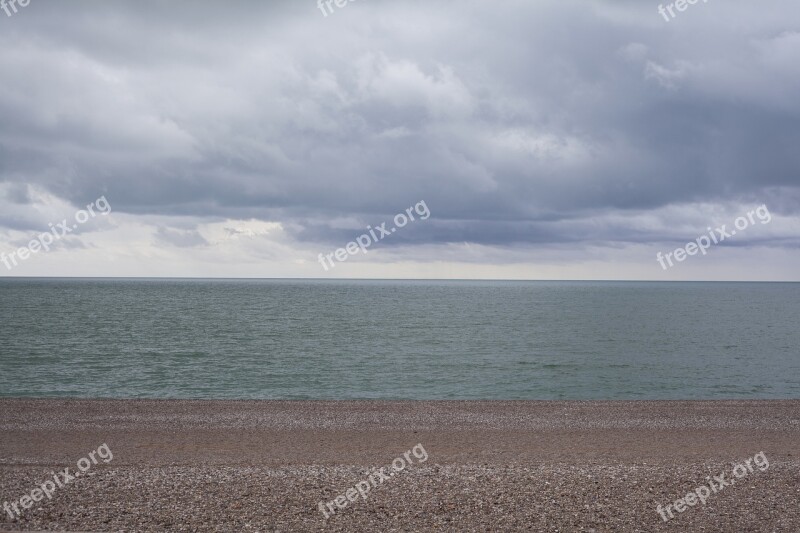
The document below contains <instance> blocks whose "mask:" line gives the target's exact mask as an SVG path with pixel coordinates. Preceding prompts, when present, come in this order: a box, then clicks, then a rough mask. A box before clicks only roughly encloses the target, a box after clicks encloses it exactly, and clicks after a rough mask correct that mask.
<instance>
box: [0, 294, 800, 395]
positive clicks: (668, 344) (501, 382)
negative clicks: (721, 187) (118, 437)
mask: <svg viewBox="0 0 800 533" xmlns="http://www.w3.org/2000/svg"><path fill="white" fill-rule="evenodd" d="M799 317H800V284H796V283H795V284H791V283H655V282H653V283H650V282H468V281H461V282H459V281H322V280H315V281H299V280H291V281H288V280H285V281H280V280H89V279H78V280H75V279H73V280H67V279H36V280H31V279H9V278H0V364H1V365H2V372H0V396H63V397H68V396H70V397H136V398H142V397H149V398H269V399H273V398H279V399H351V398H385V399H398V398H408V399H676V398H680V399H716V398H720V399H721V398H800V329H798V318H799Z"/></svg>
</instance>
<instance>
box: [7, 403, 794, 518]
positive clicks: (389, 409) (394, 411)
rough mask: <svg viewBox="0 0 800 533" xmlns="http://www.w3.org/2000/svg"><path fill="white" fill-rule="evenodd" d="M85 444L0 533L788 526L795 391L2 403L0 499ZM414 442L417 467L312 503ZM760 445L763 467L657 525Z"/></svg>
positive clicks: (23, 490)
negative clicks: (343, 503) (76, 471)
mask: <svg viewBox="0 0 800 533" xmlns="http://www.w3.org/2000/svg"><path fill="white" fill-rule="evenodd" d="M101 444H107V445H108V446H109V448H110V449H111V450H112V451H113V455H114V458H113V461H112V462H110V463H108V464H102V463H101V464H99V465H97V466H96V467H95V468H96V470H95V471H93V472H92V473H91V475H90V476H88V477H87V478H85V479H81V480H80V481H79V482H77V483H76V484H75V486H70V487H67V488H65V489H64V490H63V491H62V492H61V493H58V494H55V495H53V498H52V499H51V500H44V501H43V502H40V503H39V504H37V505H40V508H38V509H37V508H35V507H34V508H31V509H29V510H27V511H26V512H25V513H24V515H22V516H21V517H20V518H19V519H17V520H15V521H11V520H10V519H9V517H8V515H7V514H5V513H3V514H2V518H0V531H2V530H28V529H44V530H47V529H50V530H65V529H66V530H71V531H74V530H81V531H89V530H91V531H117V530H130V529H135V530H145V531H156V530H164V529H169V530H185V531H207V530H233V529H235V530H245V531H276V530H280V531H298V530H304V531H307V530H334V531H354V530H364V529H367V528H372V527H381V528H383V529H391V530H423V531H427V530H447V531H486V530H487V529H488V530H525V529H527V528H528V527H529V526H530V527H531V528H532V529H533V530H535V531H552V530H556V529H560V530H562V531H563V530H567V531H591V530H595V531H611V530H615V531H660V530H664V531H666V530H668V529H669V528H678V529H687V530H689V529H690V530H697V529H699V528H701V527H705V528H706V529H707V530H711V531H723V530H753V531H796V530H800V511H799V510H798V505H797V504H798V503H800V488H798V486H800V400H708V401H672V400H655V401H654V400H633V401H591V400H582V401H547V400H541V401H526V400H511V401H506V400H487V401H470V400H466V401H461V400H458V401H426V400H421V401H415V400H409V401H392V400H374V401H373V400H315V401H296V400H149V399H142V400H139V399H131V400H119V399H96V400H90V399H65V398H59V399H54V398H52V399H51V398H37V399H27V398H3V399H0V489H2V490H1V493H0V498H2V500H3V501H6V500H9V501H10V500H12V499H14V498H19V497H20V496H21V495H23V494H25V493H27V492H30V490H31V489H32V488H34V487H35V486H37V485H38V484H40V483H41V479H44V478H43V476H44V475H46V474H47V473H49V472H51V471H52V470H53V469H55V468H64V467H67V466H70V465H73V466H74V464H75V461H76V460H78V459H79V458H81V457H84V456H85V455H86V454H87V452H89V451H90V450H94V449H96V448H97V447H98V446H100V445H101ZM417 444H421V445H422V446H424V448H425V450H426V452H427V454H428V459H427V460H426V461H425V462H424V463H420V464H414V465H413V466H409V468H408V472H404V473H403V475H401V476H398V477H397V478H393V479H391V480H390V481H387V482H386V483H385V484H382V485H381V486H380V487H377V488H376V489H375V490H374V492H372V493H371V494H370V495H369V497H368V498H366V499H364V500H362V499H361V498H358V499H357V500H356V501H354V502H352V503H348V505H347V507H346V508H345V509H342V510H339V512H338V513H336V514H335V515H333V516H331V517H330V518H328V519H326V518H325V517H324V516H323V514H322V513H321V512H320V510H319V509H317V504H318V502H320V501H326V502H328V501H331V500H333V499H334V498H336V497H337V495H340V494H344V491H345V490H346V489H347V488H348V487H353V486H354V485H355V484H356V483H357V482H359V480H363V479H365V473H367V472H368V471H369V470H370V469H374V468H378V467H381V466H387V465H390V464H391V463H392V460H393V459H395V458H397V457H398V456H400V455H401V454H402V453H403V452H405V451H407V450H409V449H411V448H412V447H413V446H415V445H417ZM759 452H763V453H764V454H765V455H766V457H768V458H769V463H770V466H769V469H768V470H765V471H763V472H762V471H759V470H756V471H755V472H752V473H751V474H750V476H749V477H747V478H746V483H744V484H741V485H740V486H736V487H728V488H726V489H725V490H724V491H723V492H720V493H719V494H714V495H713V497H710V498H709V500H708V502H707V503H706V504H705V505H703V506H702V507H701V506H699V505H698V506H697V507H694V508H689V509H687V510H686V511H685V512H683V513H680V514H676V516H675V518H674V519H671V520H670V521H669V522H668V523H665V522H663V521H662V520H661V519H660V518H659V515H658V514H657V513H656V506H657V505H667V504H669V503H671V502H673V501H675V500H676V499H678V498H680V497H681V496H683V495H685V494H686V493H687V492H688V491H689V490H692V489H693V488H694V487H697V486H699V485H700V484H702V483H704V482H705V479H706V476H709V475H710V474H712V473H713V474H719V473H720V472H722V471H724V470H726V469H729V468H730V466H731V465H732V464H735V463H739V462H743V461H744V460H746V459H747V458H751V457H753V456H754V455H755V454H757V453H759ZM37 480H39V481H38V483H37Z"/></svg>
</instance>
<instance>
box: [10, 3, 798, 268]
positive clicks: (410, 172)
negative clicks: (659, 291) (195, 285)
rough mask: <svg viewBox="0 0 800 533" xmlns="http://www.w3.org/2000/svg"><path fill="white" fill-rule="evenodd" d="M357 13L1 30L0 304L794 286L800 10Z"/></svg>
mask: <svg viewBox="0 0 800 533" xmlns="http://www.w3.org/2000/svg"><path fill="white" fill-rule="evenodd" d="M7 1H8V0H6V2H7ZM340 2H341V0H340ZM342 3H343V7H338V6H337V5H336V4H335V3H331V5H330V6H329V7H326V6H325V5H324V4H323V5H321V6H320V5H318V3H317V2H316V0H281V1H279V0H270V1H268V2H255V1H253V2H245V1H226V2H207V1H192V2H189V1H172V2H166V1H151V0H138V1H135V2H134V1H126V2H123V1H106V2H94V1H87V0H71V1H69V2H63V1H56V0H31V1H30V4H29V5H27V6H24V7H23V6H20V5H19V4H16V5H15V6H14V8H16V10H17V11H16V12H13V9H11V8H9V12H10V13H11V16H7V15H6V14H5V13H4V12H2V11H0V49H1V50H2V53H0V80H2V83H0V254H5V255H0V260H3V258H4V257H5V259H4V260H3V261H4V262H0V276H91V277H94V276H121V277H122V276H124V277H128V276H132V277H247V278H283V277H297V278H309V277H310V278H325V277H331V278H426V279H434V278H455V279H620V280H626V279H630V280H771V281H800V269H798V266H800V98H798V94H800V3H798V2H797V1H796V0H767V1H766V2H754V1H743V0H726V1H724V2H723V1H719V0H711V1H709V2H703V1H702V0H701V1H699V2H698V3H696V4H694V5H688V6H686V7H687V8H686V9H685V10H684V11H678V10H677V9H675V8H674V7H673V6H672V5H671V4H670V3H668V2H663V1H662V2H661V3H659V2H657V1H650V0H646V1H645V0H636V1H633V0H613V1H610V0H609V1H605V0H535V1H533V0H526V1H520V0H504V1H503V2H486V1H481V2H479V1H474V0H458V1H444V0H439V1H437V0H425V1H415V0H394V1H381V0H355V1H352V2H342ZM659 5H664V6H665V8H666V6H668V5H669V6H670V7H671V8H672V12H673V13H674V15H675V16H674V17H671V16H670V15H669V12H668V11H667V10H666V9H665V10H664V12H665V14H663V15H662V14H661V13H660V12H659V9H658V8H659ZM89 205H92V206H94V209H93V211H94V213H93V214H92V213H91V212H90V211H89V210H88V209H87V206H89ZM106 207H107V209H106ZM101 208H102V209H101ZM757 210H758V211H757ZM80 213H83V214H80ZM423 213H427V216H423ZM398 214H402V215H401V218H399V219H396V218H395V216H396V215H398ZM409 214H411V215H413V216H414V220H413V221H411V220H406V224H404V225H403V224H402V222H403V217H406V218H408V216H409ZM761 215H764V216H761ZM76 216H77V217H78V218H76ZM748 216H749V220H748V218H747V217H748ZM739 217H743V218H739ZM737 219H738V222H739V223H740V225H741V226H742V227H739V226H735V224H736V222H737ZM65 220H66V221H67V223H66V224H65V225H64V226H63V227H62V229H61V230H59V229H58V227H59V224H60V223H61V224H63V221H65ZM742 220H744V221H745V222H744V223H742V222H741V221H742ZM383 223H386V225H385V226H383V227H384V228H385V230H386V234H384V233H383V232H375V230H376V229H377V228H378V227H380V226H381V224H383ZM723 224H724V225H726V228H723V229H722V231H721V232H719V233H718V232H717V228H720V227H721V226H722V225H723ZM400 226H402V227H400ZM390 228H394V230H395V231H394V232H392V231H390ZM67 230H68V231H67ZM370 230H372V231H373V232H375V233H374V234H375V238H373V237H372V235H370ZM731 231H736V232H737V233H736V234H732V233H731ZM47 232H49V236H44V234H45V233H47ZM723 233H727V234H728V236H727V237H725V238H724V240H723V241H720V242H716V243H710V244H709V245H708V246H706V245H705V242H706V241H709V240H711V237H710V236H711V235H713V238H714V240H719V239H720V238H721V235H722V234H723ZM367 236H368V237H367ZM359 238H361V239H362V242H366V241H367V240H369V241H370V242H369V244H368V245H367V244H365V246H364V248H363V249H361V248H358V250H357V251H356V253H350V252H348V251H347V250H346V248H347V246H348V243H350V242H354V243H355V242H356V240H357V239H359ZM32 241H38V243H39V244H38V245H37V244H31V242H32ZM49 241H52V242H49ZM689 243H695V244H694V245H689V246H687V244H689ZM45 244H46V247H45V246H44V245H45ZM26 248H27V250H25V249H26ZM45 248H46V249H45ZM679 248H683V251H682V252H676V250H677V249H679ZM701 248H702V250H701ZM20 249H22V250H20ZM340 249H341V250H340ZM350 249H351V250H355V249H356V248H355V245H352V246H351V247H350ZM337 250H339V252H337ZM692 251H693V252H694V253H691V252H692ZM365 252H366V253H365ZM11 254H13V255H11ZM658 254H661V255H660V256H659V255H658ZM665 254H671V255H670V256H669V258H668V260H665V259H664V258H665ZM9 256H10V257H11V258H10V259H9ZM679 258H680V259H679ZM670 262H671V263H672V264H671V266H670Z"/></svg>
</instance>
